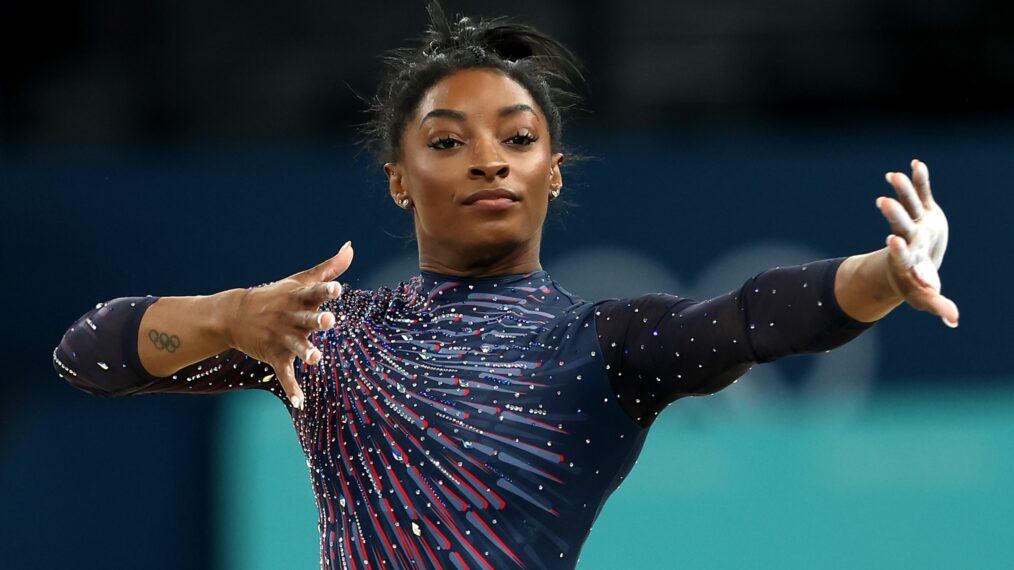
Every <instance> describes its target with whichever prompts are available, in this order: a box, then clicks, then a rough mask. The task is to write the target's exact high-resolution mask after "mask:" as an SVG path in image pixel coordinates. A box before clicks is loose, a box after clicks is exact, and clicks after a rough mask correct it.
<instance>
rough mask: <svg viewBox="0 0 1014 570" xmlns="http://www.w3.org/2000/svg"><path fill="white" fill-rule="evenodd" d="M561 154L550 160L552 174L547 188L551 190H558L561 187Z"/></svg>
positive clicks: (562, 157)
mask: <svg viewBox="0 0 1014 570" xmlns="http://www.w3.org/2000/svg"><path fill="white" fill-rule="evenodd" d="M563 159H564V156H563V153H562V152H558V153H556V154H554V155H553V156H552V158H551V159H550V160H551V162H550V167H551V168H552V173H551V174H550V176H549V187H550V188H552V189H559V188H562V187H563V172H561V171H560V165H561V164H563Z"/></svg>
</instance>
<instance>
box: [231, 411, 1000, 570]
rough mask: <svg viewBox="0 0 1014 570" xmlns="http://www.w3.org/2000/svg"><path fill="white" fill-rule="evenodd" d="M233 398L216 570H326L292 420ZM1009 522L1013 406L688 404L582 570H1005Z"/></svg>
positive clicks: (669, 424)
mask: <svg viewBox="0 0 1014 570" xmlns="http://www.w3.org/2000/svg"><path fill="white" fill-rule="evenodd" d="M227 400H228V402H227V404H226V406H227V410H226V412H225V414H224V415H223V424H222V429H220V430H219V431H218V433H219V434H220V440H219V449H220V458H221V460H222V463H221V471H220V478H219V481H220V491H219V496H220V497H221V499H222V504H221V507H222V508H221V513H222V519H221V524H220V544H221V546H222V550H221V561H220V562H221V563H220V564H219V567H220V568H223V569H226V570H239V569H244V570H259V569H265V570H266V569H269V568H270V569H274V568H282V567H285V568H314V567H317V566H318V564H319V562H318V538H317V525H316V510H315V506H314V501H313V496H312V493H311V490H310V482H309V475H308V473H307V471H306V467H305V460H304V459H303V457H302V455H301V453H300V450H299V446H298V445H297V443H296V441H295V434H294V431H293V428H292V425H291V424H290V423H289V418H288V416H287V415H286V413H285V411H284V410H283V408H282V406H281V404H280V403H279V402H278V401H276V400H275V399H274V398H273V397H272V396H268V395H266V394H235V395H229V396H228V397H227ZM1012 515H1014V394H1006V393H1001V394H997V393H991V394H981V395H978V396H969V395H961V394H957V393H940V394H931V395H925V396H922V397H919V398H917V399H916V398H913V397H912V396H911V395H910V394H909V395H897V396H891V395H878V396H876V397H875V398H874V401H873V403H871V404H868V405H867V408H866V409H865V410H864V411H863V413H861V414H859V415H858V416H850V417H842V416H839V415H835V414H832V413H828V414H826V416H825V415H823V414H822V413H821V410H820V409H817V408H814V407H813V405H812V404H811V405H809V406H806V407H804V406H802V405H794V406H772V407H771V408H770V409H769V410H767V411H766V413H764V414H753V415H751V416H749V417H744V416H742V415H736V414H733V413H732V412H731V411H730V410H729V408H728V407H727V406H722V405H721V401H720V399H719V397H717V396H712V397H706V398H689V399H685V400H681V401H679V402H677V403H675V404H673V406H672V407H671V408H670V409H669V410H667V412H666V413H665V414H664V415H663V416H662V417H661V418H660V420H659V422H658V423H657V424H656V425H655V426H654V427H653V428H652V433H651V435H650V437H649V438H648V442H647V444H646V446H645V449H644V452H643V453H642V455H641V459H640V461H639V463H638V465H637V466H636V467H635V468H634V470H633V472H632V473H631V476H630V477H629V479H628V480H627V481H626V482H625V483H624V484H623V485H622V486H621V487H620V489H619V490H618V491H617V492H616V494H615V495H614V496H613V497H612V498H611V499H610V501H609V503H607V505H606V507H605V509H604V510H603V511H602V514H601V516H600V517H599V520H598V522H597V523H596V525H595V528H594V529H593V530H592V533H591V537H590V538H589V540H588V542H587V544H586V546H585V548H584V550H583V553H582V557H581V560H582V561H581V564H580V565H579V568H580V569H581V570H596V569H606V568H610V569H612V568H621V567H629V568H695V569H708V568H723V569H725V568H744V567H745V568H778V569H786V568H789V569H792V568H800V569H803V568H805V569H810V568H815V567H818V568H830V569H834V568H872V569H876V568H958V567H963V568H1009V567H1011V566H1012V563H1014V545H1012V541H1011V537H1014V516H1012Z"/></svg>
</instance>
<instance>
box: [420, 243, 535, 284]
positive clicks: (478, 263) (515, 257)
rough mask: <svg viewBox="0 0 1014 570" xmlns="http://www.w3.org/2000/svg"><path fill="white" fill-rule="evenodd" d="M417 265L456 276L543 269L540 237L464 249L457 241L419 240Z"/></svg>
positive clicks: (482, 275)
mask: <svg viewBox="0 0 1014 570" xmlns="http://www.w3.org/2000/svg"><path fill="white" fill-rule="evenodd" d="M419 269H420V270H422V271H429V272H431V273H440V274H442V275H453V276H455V277H492V276H496V275H514V274H518V273H532V272H534V271H539V270H541V269H542V264H541V263H540V262H539V239H538V237H536V238H535V239H533V240H531V241H528V242H524V243H521V244H504V245H503V246H500V247H488V246H487V247H483V248H482V249H481V251H475V250H463V249H462V248H461V246H460V245H457V247H455V246H450V247H447V246H444V247H442V246H441V245H439V244H434V243H425V242H424V241H422V240H420V241H419Z"/></svg>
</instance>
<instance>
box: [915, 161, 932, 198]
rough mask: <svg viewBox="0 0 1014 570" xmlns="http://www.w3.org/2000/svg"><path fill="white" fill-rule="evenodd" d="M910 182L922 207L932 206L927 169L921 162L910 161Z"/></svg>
mask: <svg viewBox="0 0 1014 570" xmlns="http://www.w3.org/2000/svg"><path fill="white" fill-rule="evenodd" d="M912 182H914V183H915V191H916V193H917V194H918V195H919V198H920V199H921V200H922V203H923V205H925V206H929V205H931V204H933V193H932V192H930V181H929V167H928V166H926V163H925V162H922V161H921V160H913V161H912Z"/></svg>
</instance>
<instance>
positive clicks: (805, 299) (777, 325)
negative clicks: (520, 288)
mask: <svg viewBox="0 0 1014 570" xmlns="http://www.w3.org/2000/svg"><path fill="white" fill-rule="evenodd" d="M844 260H845V258H844V257H839V258H834V259H825V260H820V261H815V262H812V263H807V264H803V265H795V266H789V267H777V268H774V269H769V270H767V271H764V272H761V273H759V274H758V275H756V276H754V277H753V278H751V279H749V280H748V281H747V282H746V283H745V284H744V285H743V286H742V287H740V288H739V289H738V290H735V291H732V292H729V293H727V294H725V295H722V296H719V297H715V298H713V299H708V300H705V301H694V300H691V299H686V298H682V297H679V296H676V295H670V294H650V295H643V296H640V297H633V298H627V299H610V300H607V301H602V302H601V303H599V304H598V305H597V306H596V312H595V315H596V327H597V329H598V335H599V344H600V346H601V348H602V354H603V356H604V358H605V362H606V366H607V368H608V371H609V377H610V382H611V384H612V386H613V390H614V391H615V392H616V394H617V396H618V397H619V401H620V404H621V406H623V408H624V410H625V411H626V412H627V414H628V415H630V417H632V418H634V420H635V421H637V422H638V423H639V424H641V425H642V426H648V425H649V424H651V422H652V421H654V419H655V417H656V416H658V414H659V412H661V411H662V410H663V409H665V407H666V406H667V405H669V404H670V403H671V402H673V401H675V400H677V399H679V398H682V397H684V396H691V395H705V394H713V393H715V392H717V391H719V390H721V389H722V388H725V387H726V386H728V385H730V384H732V382H733V381H735V380H736V379H737V378H739V377H740V376H742V375H743V374H744V373H746V372H747V371H748V370H749V369H750V368H751V367H752V366H753V364H754V363H763V362H770V361H772V360H775V359H778V358H781V357H783V356H788V355H791V354H804V353H814V352H820V351H826V350H830V349H832V348H835V347H837V346H840V345H842V344H845V343H846V342H848V341H850V340H852V339H853V338H855V337H857V336H858V335H859V334H861V333H862V332H863V331H865V330H866V329H868V328H869V327H871V326H872V325H873V323H864V322H861V321H857V320H855V319H853V318H852V317H850V316H849V315H848V314H846V313H845V312H844V311H842V309H841V307H840V306H839V305H838V302H837V300H836V299H835V295H834V281H835V274H836V272H837V270H838V266H839V265H841V263H842V262H843V261H844Z"/></svg>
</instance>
